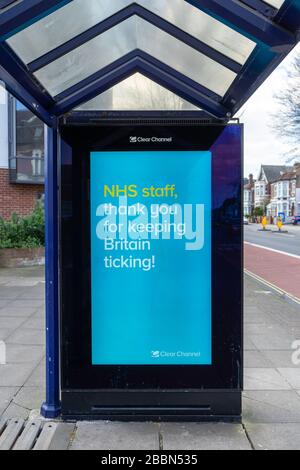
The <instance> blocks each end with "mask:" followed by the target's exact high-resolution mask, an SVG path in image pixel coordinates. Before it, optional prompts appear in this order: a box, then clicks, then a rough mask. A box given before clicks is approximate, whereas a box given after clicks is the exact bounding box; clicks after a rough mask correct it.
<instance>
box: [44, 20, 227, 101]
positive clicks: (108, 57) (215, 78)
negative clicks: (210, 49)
mask: <svg viewBox="0 0 300 470" xmlns="http://www.w3.org/2000/svg"><path fill="white" fill-rule="evenodd" d="M136 48H139V49H141V50H143V51H144V52H147V53H148V54H150V55H151V56H153V57H155V58H156V59H158V60H160V61H161V62H163V63H165V64H167V65H169V66H170V67H172V68H174V69H175V70H177V71H179V72H181V73H182V74H184V75H186V76H187V77H189V78H191V79H192V80H194V81H196V82H198V83H200V84H201V85H203V86H204V87H207V88H209V89H210V90H212V91H213V92H215V93H217V94H218V95H220V96H223V95H224V94H225V93H226V91H227V90H228V88H229V87H230V85H231V84H232V82H233V81H234V79H235V78H236V74H235V73H234V72H232V71H231V70H229V69H227V68H226V67H224V66H223V65H221V64H218V63H217V62H215V61H214V60H212V59H210V58H208V57H207V56H205V55H204V54H201V53H200V52H198V51H196V50H195V49H193V48H192V47H190V46H187V45H186V44H184V43H183V42H181V41H179V40H178V39H175V38H174V37H172V36H170V35H169V34H167V33H165V32H164V31H162V30H160V29H159V28H156V27H155V26H153V25H152V24H150V23H148V22H147V21H145V20H143V19H141V18H139V17H137V16H133V17H131V18H129V19H127V20H125V21H123V22H122V23H120V24H118V25H117V26H115V27H114V28H111V29H110V30H108V31H106V32H105V33H103V34H101V35H100V36H98V37H96V38H94V39H92V40H91V41H89V42H87V43H85V44H84V45H82V46H80V47H78V48H77V49H74V50H73V51H72V52H70V53H69V54H66V55H65V56H63V57H61V58H59V59H57V60H56V61H54V62H52V63H51V64H49V65H47V66H46V67H44V68H42V69H40V70H38V71H37V72H36V74H35V75H36V77H37V79H38V80H40V82H41V83H42V84H43V85H44V87H45V88H46V89H47V90H48V91H49V92H50V94H52V95H53V96H55V95H57V94H59V93H61V92H62V91H64V90H66V89H68V88H70V87H71V86H73V85H75V84H76V83H78V82H80V81H81V80H84V79H85V78H87V77H89V76H90V75H92V74H93V73H95V72H97V71H98V70H100V69H101V68H103V67H105V66H106V65H108V64H110V63H112V62H113V61H115V60H117V59H118V58H121V57H123V56H124V55H125V54H127V53H129V52H130V51H132V50H134V49H136Z"/></svg>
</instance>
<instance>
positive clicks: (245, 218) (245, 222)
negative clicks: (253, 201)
mask: <svg viewBox="0 0 300 470" xmlns="http://www.w3.org/2000/svg"><path fill="white" fill-rule="evenodd" d="M244 225H249V220H248V219H247V217H244Z"/></svg>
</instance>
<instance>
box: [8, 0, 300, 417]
mask: <svg viewBox="0 0 300 470" xmlns="http://www.w3.org/2000/svg"><path fill="white" fill-rule="evenodd" d="M70 1H72V0H23V1H21V2H15V3H13V2H12V1H11V0H2V2H1V1H0V7H2V9H1V10H0V80H3V81H4V82H5V84H6V87H7V89H8V90H9V91H10V92H11V93H12V94H14V95H15V97H16V98H17V99H19V100H20V101H21V102H22V103H24V105H25V106H27V107H28V108H29V109H30V110H31V111H33V112H34V113H35V114H36V115H37V116H38V117H39V118H40V119H42V120H43V121H44V122H45V123H46V124H47V125H48V126H49V127H48V132H47V152H46V162H47V165H46V166H47V167H46V317H47V332H46V335H47V397H46V402H45V404H44V405H43V407H42V410H41V412H42V414H43V415H44V416H45V417H47V418H55V417H57V416H58V415H59V413H60V401H59V398H60V397H59V393H60V388H59V265H58V177H57V157H58V154H57V152H58V119H57V118H58V117H60V116H61V115H64V114H65V113H67V112H69V111H71V110H72V109H73V108H74V107H76V106H78V105H80V104H81V103H84V102H86V101H88V100H90V99H92V98H94V97H95V96H97V95H98V94H99V93H102V92H103V91H105V90H107V89H108V88H110V87H112V86H113V85H115V84H116V83H118V82H119V81H120V80H122V79H124V78H126V77H128V76H129V75H131V74H132V73H134V72H141V73H143V74H144V75H146V76H147V77H149V78H151V79H152V80H154V81H155V82H157V83H158V84H160V85H162V86H164V87H166V88H167V89H169V90H170V91H173V92H174V93H176V94H177V95H179V96H181V97H182V98H184V99H186V100H188V101H190V102H191V103H194V104H195V105H196V106H199V107H200V108H202V109H203V110H204V111H200V110H199V111H195V112H191V113H190V112H188V113H186V114H185V115H191V116H195V117H196V116H197V117H199V116H201V118H205V117H207V116H208V114H209V115H212V116H215V117H216V116H217V117H218V118H221V119H228V118H229V117H231V116H232V115H233V114H234V113H235V112H236V111H237V110H238V109H239V108H240V107H241V106H242V104H243V103H244V102H245V101H246V100H247V99H248V98H249V96H250V95H251V94H252V93H253V92H254V91H255V90H256V89H257V88H258V87H259V86H260V85H261V84H262V82H263V81H264V80H265V79H266V78H267V76H268V75H269V74H270V73H271V72H272V71H273V70H274V69H275V68H276V67H277V65H278V64H279V63H280V62H281V61H282V60H283V58H284V57H285V56H286V55H287V53H288V52H290V51H291V50H292V48H293V47H294V46H295V45H296V44H297V42H298V41H299V40H300V1H299V0H286V1H285V3H284V4H283V6H282V7H281V8H280V10H279V11H277V10H276V9H273V8H272V7H270V6H269V5H267V4H266V3H265V2H264V1H263V0H185V1H186V2H188V3H189V4H191V5H193V6H194V7H196V8H199V9H200V10H202V11H204V12H205V13H207V14H209V15H210V16H212V17H214V18H215V19H217V20H219V21H220V22H222V23H223V24H226V25H227V26H229V27H231V28H233V29H234V30H236V31H238V32H239V33H240V34H242V35H243V36H246V37H248V38H249V39H251V40H253V41H254V42H255V43H256V44H257V47H256V48H255V50H254V52H253V53H252V55H251V57H250V59H249V60H248V61H247V62H246V64H245V65H244V66H243V67H241V66H240V65H239V64H237V63H236V62H234V61H232V60H231V59H229V58H228V57H225V56H224V55H223V54H221V53H219V52H218V51H216V50H214V49H212V48H211V47H209V46H208V45H205V44H204V43H202V42H201V41H200V40H198V39H196V38H194V37H192V36H191V35H189V34H188V33H187V32H184V31H182V30H181V29H179V28H177V27H176V26H174V25H172V24H170V23H169V22H168V21H166V20H164V19H162V18H160V17H158V16H157V15H155V14H153V13H151V12H149V11H148V10H146V9H144V8H142V7H141V6H138V5H137V4H135V3H133V4H132V5H131V6H129V7H128V8H125V9H124V10H122V12H119V13H117V14H116V15H113V16H112V17H111V18H108V19H107V20H105V21H103V22H101V23H99V24H98V25H96V26H94V27H93V28H91V29H89V30H88V31H86V32H84V33H82V34H80V35H78V36H77V37H75V38H73V39H72V40H70V41H68V42H67V43H66V44H63V45H62V46H60V47H58V48H56V49H55V50H53V51H50V52H49V53H48V54H46V55H44V56H43V57H41V58H39V59H38V60H36V61H34V62H32V63H31V64H29V67H27V66H25V64H23V63H22V62H21V61H20V59H19V58H18V57H17V56H16V54H14V53H13V51H12V50H11V49H10V48H9V47H8V45H7V44H6V43H5V42H4V41H5V40H6V39H7V38H9V37H11V36H12V35H14V34H15V33H16V32H18V31H20V30H22V29H24V28H26V27H28V26H29V25H31V24H33V23H34V22H36V21H38V20H39V19H41V18H43V17H45V16H47V15H49V14H50V13H52V12H53V11H55V10H56V9H58V8H61V7H63V6H65V5H66V4H68V3H69V2H70ZM112 1H113V0H112ZM3 6H4V9H3ZM133 14H137V15H139V16H141V17H142V18H144V19H145V20H147V21H149V22H150V23H152V24H154V25H155V26H156V27H158V28H160V29H162V30H164V31H166V32H167V33H168V34H170V35H172V36H174V37H176V38H178V39H179V40H180V41H182V42H184V43H185V44H187V45H189V46H190V47H193V48H194V49H196V50H198V51H200V52H202V53H203V54H205V55H207V56H208V57H211V58H212V59H213V60H215V61H217V62H219V63H221V64H223V65H224V66H225V67H227V68H229V69H231V70H233V71H235V72H236V73H237V74H238V76H237V79H236V80H235V82H234V83H233V85H232V86H231V87H230V89H229V91H228V92H227V94H226V95H225V97H224V98H223V99H222V98H221V97H220V96H218V95H216V94H215V93H213V92H211V91H210V90H208V89H206V88H204V87H201V85H199V84H197V83H196V82H194V81H193V80H191V79H189V78H188V77H186V76H184V75H183V74H180V73H179V72H177V71H175V70H174V69H172V68H170V67H168V66H167V65H166V64H163V63H161V62H160V61H158V60H157V59H155V58H153V57H151V56H149V55H148V54H145V53H144V52H143V51H140V50H136V51H133V52H132V53H130V54H128V55H126V56H125V57H123V58H122V59H120V60H118V61H116V62H114V63H113V64H111V65H109V66H108V67H105V68H104V69H103V70H101V71H99V72H98V73H96V74H94V75H93V76H91V77H89V78H88V79H86V80H83V81H82V82H80V83H78V84H77V85H75V86H74V87H72V88H70V89H69V90H66V91H65V92H64V93H62V94H60V95H58V96H56V97H55V98H53V97H51V96H50V95H49V94H48V93H47V91H46V90H44V88H43V87H42V86H41V84H39V82H38V81H37V80H36V79H35V77H34V74H33V72H34V71H36V70H38V69H39V68H41V67H43V66H45V65H46V64H48V63H49V62H50V61H53V60H55V59H56V58H58V57H61V56H62V55H64V54H66V53H67V52H69V51H71V50H73V49H74V48H76V47H78V46H79V45H81V44H84V43H86V42H87V41H88V40H90V39H91V38H93V37H95V36H96V35H97V34H100V33H101V32H103V31H105V30H106V29H108V28H110V27H112V26H113V25H115V24H118V23H120V22H121V21H123V20H124V19H125V18H127V17H129V16H131V15H133ZM123 115H124V113H121V112H119V113H118V112H117V113H116V112H113V113H109V112H106V113H102V114H101V113H100V112H99V113H89V112H86V113H80V112H79V113H78V112H75V113H74V114H73V115H71V117H70V119H73V120H74V119H75V120H76V119H79V120H82V119H89V118H90V117H91V116H92V119H93V120H94V119H96V118H100V119H101V118H104V116H105V118H106V119H109V118H111V119H114V118H117V117H120V116H121V117H122V116H123ZM130 115H131V116H133V117H137V116H144V115H145V116H147V117H150V116H153V117H154V116H155V117H158V116H160V117H167V118H168V117H170V116H172V117H174V113H169V112H161V113H150V114H149V113H146V114H145V113H143V112H142V113H131V114H130ZM176 115H178V116H179V117H180V115H182V113H178V114H176Z"/></svg>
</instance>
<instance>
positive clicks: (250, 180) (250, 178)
mask: <svg viewBox="0 0 300 470" xmlns="http://www.w3.org/2000/svg"><path fill="white" fill-rule="evenodd" d="M249 183H250V184H251V186H252V185H253V183H254V181H253V175H252V173H251V174H250V175H249Z"/></svg>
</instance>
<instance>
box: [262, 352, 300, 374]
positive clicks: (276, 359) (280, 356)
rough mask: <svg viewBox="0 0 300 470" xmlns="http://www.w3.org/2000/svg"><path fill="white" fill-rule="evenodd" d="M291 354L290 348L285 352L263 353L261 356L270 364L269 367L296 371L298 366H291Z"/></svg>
mask: <svg viewBox="0 0 300 470" xmlns="http://www.w3.org/2000/svg"><path fill="white" fill-rule="evenodd" d="M293 352H294V351H293V350H292V349H291V348H290V349H288V350H286V351H263V355H264V356H265V358H266V359H267V360H268V361H269V362H270V363H271V367H276V368H278V367H279V368H296V369H297V368H299V365H296V364H293V361H292V354H293Z"/></svg>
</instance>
